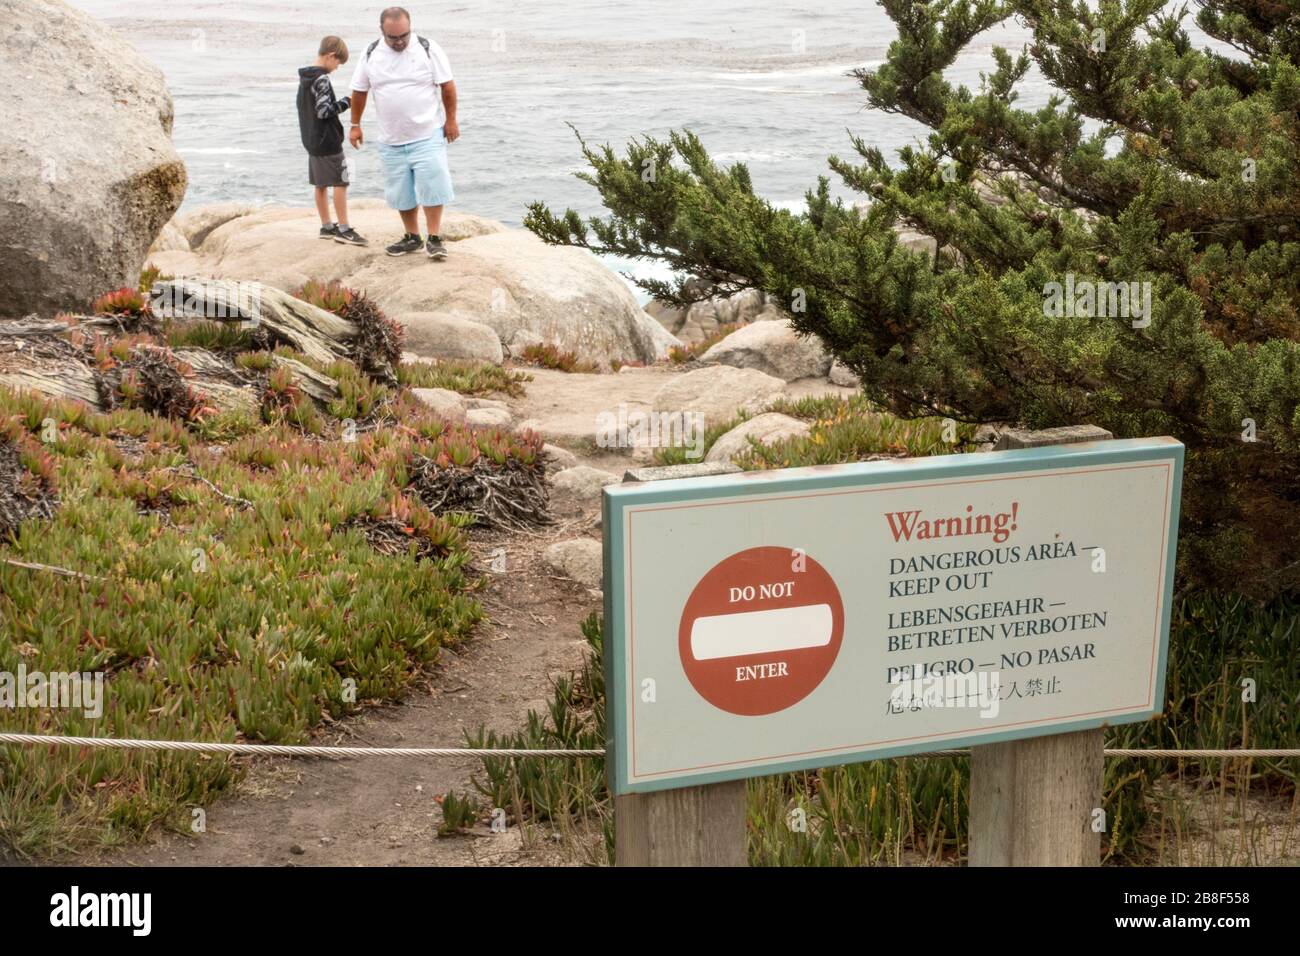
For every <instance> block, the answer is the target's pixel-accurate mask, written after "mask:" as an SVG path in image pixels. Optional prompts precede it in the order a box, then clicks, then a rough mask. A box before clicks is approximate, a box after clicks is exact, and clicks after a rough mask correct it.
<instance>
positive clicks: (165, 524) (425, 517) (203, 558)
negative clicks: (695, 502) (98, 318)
mask: <svg viewBox="0 0 1300 956" xmlns="http://www.w3.org/2000/svg"><path fill="white" fill-rule="evenodd" d="M119 298H121V297H119ZM117 301H118V300H117V299H114V300H113V302H109V301H108V300H105V302H103V303H101V307H106V306H107V305H110V304H113V303H115V302H117ZM205 338H206V339H207V340H208V341H207V344H209V345H211V346H213V347H214V348H217V347H219V348H222V349H228V350H230V352H231V353H232V354H233V355H234V360H235V364H236V366H238V367H239V368H241V369H243V370H245V371H247V372H249V373H250V374H254V375H256V374H260V375H263V376H264V378H263V379H262V382H263V388H262V392H261V394H260V395H259V396H258V403H257V407H258V408H259V412H258V413H257V414H250V413H248V412H246V411H226V412H221V411H215V410H213V409H211V408H209V407H206V403H204V402H202V401H199V402H197V403H196V406H197V407H198V408H199V409H200V410H199V411H198V412H197V413H196V414H195V415H193V416H192V417H188V418H178V417H166V415H164V414H159V413H156V412H153V411H149V410H146V408H145V407H142V406H148V405H152V404H154V403H155V401H156V399H157V396H153V397H152V398H151V397H150V396H149V395H146V394H144V392H143V391H142V390H141V389H138V388H135V387H133V385H132V380H131V379H130V378H129V377H127V376H125V375H122V376H114V375H107V376H105V378H106V380H107V381H109V382H113V383H116V387H117V392H116V393H115V395H114V400H115V408H114V410H113V411H111V412H101V411H95V410H92V409H90V408H88V407H87V406H86V405H84V404H82V403H79V402H73V401H62V400H50V399H45V398H41V397H37V396H34V395H31V394H26V393H24V394H19V393H16V392H14V391H12V390H9V389H0V516H2V517H3V518H4V527H3V528H2V529H0V535H2V537H0V558H3V559H5V563H0V637H2V638H3V639H0V671H3V672H9V673H18V672H20V671H25V672H34V671H41V672H46V673H59V672H72V673H90V674H102V675H103V676H104V681H103V700H102V715H101V716H99V717H98V718H93V717H90V716H87V713H86V711H85V709H67V708H61V709H54V708H49V707H45V708H42V707H22V708H14V709H0V728H3V729H4V730H6V731H19V732H26V733H37V734H61V735H76V736H94V737H130V738H153V739H164V740H165V739H176V740H213V741H252V742H276V743H296V742H303V741H305V740H307V739H308V738H309V736H310V735H311V732H312V729H313V728H314V727H317V726H319V725H320V724H321V723H322V722H323V721H327V720H330V719H334V718H338V717H341V716H343V715H345V714H348V713H351V712H354V711H356V710H357V709H358V708H361V707H364V706H367V705H368V704H372V703H374V702H376V701H385V700H393V699H398V698H401V697H402V696H403V694H404V692H405V691H406V689H407V687H408V685H409V684H410V683H411V681H412V679H413V678H414V677H416V676H417V675H418V673H419V672H420V669H421V668H422V667H424V666H425V665H428V664H429V663H431V662H433V661H435V660H436V659H437V657H438V654H439V650H440V648H442V647H444V646H454V645H456V644H458V643H460V642H462V641H464V640H465V639H466V638H467V637H468V636H469V634H470V632H471V630H472V629H473V627H474V625H475V624H476V622H478V621H479V620H480V619H481V617H482V611H481V608H480V605H479V603H478V600H477V598H476V596H475V593H474V592H475V590H476V588H477V587H478V581H479V575H478V573H477V572H476V571H475V570H474V569H472V568H470V567H469V565H468V560H469V553H468V551H467V548H466V539H467V535H468V534H469V533H471V531H470V527H471V526H472V525H473V523H474V521H475V518H474V517H472V516H470V515H468V514H465V513H458V512H454V511H450V510H442V511H440V512H439V513H434V511H433V510H432V508H431V505H432V502H429V501H427V500H426V497H427V494H428V490H429V488H431V487H434V486H435V485H436V479H437V476H438V475H439V474H440V473H446V474H450V473H453V472H460V471H466V472H469V471H473V472H474V473H475V474H477V475H483V474H488V473H493V472H497V471H500V472H503V473H508V474H509V475H510V476H512V480H515V481H520V480H524V481H534V480H535V481H536V482H540V479H541V471H542V464H541V459H540V441H535V440H533V439H532V437H531V436H524V437H519V436H514V435H510V434H507V433H505V432H501V431H497V430H491V429H485V430H477V431H474V430H470V429H468V428H465V427H464V426H458V425H450V424H448V423H446V422H445V421H443V420H441V419H439V418H437V417H436V416H434V415H433V414H432V413H431V412H430V411H429V410H428V409H427V408H426V407H425V406H423V405H422V404H421V403H420V402H418V401H416V400H415V399H414V398H413V397H412V396H411V395H410V393H409V392H408V391H406V390H405V389H404V388H401V387H390V386H387V385H384V384H382V383H379V382H376V381H375V380H373V379H371V378H369V377H367V376H366V375H365V374H364V373H363V372H362V371H361V370H360V369H358V368H357V367H356V366H354V365H353V364H352V363H351V362H348V361H342V360H341V361H339V362H335V363H332V364H330V365H327V366H325V365H322V366H319V367H318V368H316V371H318V372H320V373H323V374H324V375H326V376H328V377H330V378H331V379H333V380H334V382H335V383H336V384H337V386H338V395H337V397H336V398H335V399H334V400H333V401H332V402H330V403H328V404H326V405H325V406H324V407H321V406H320V405H319V404H317V403H314V402H312V401H311V400H310V399H309V398H308V397H306V396H305V395H304V394H303V392H302V390H301V389H300V388H298V387H297V385H295V383H294V381H293V379H292V378H291V377H289V376H286V375H283V374H280V373H281V372H282V371H283V369H282V368H273V367H272V366H273V364H274V363H273V358H274V356H275V355H277V354H278V355H281V356H287V357H294V356H293V353H292V352H290V351H288V350H285V349H283V348H281V349H279V350H277V351H276V352H275V353H272V352H268V351H264V350H259V349H257V348H254V347H252V346H250V344H249V343H248V342H246V341H243V340H242V339H241V337H240V335H238V334H232V333H231V331H230V330H229V329H228V328H213V327H211V326H210V325H209V324H203V325H198V326H193V325H192V326H189V327H188V328H185V329H180V328H170V327H168V328H164V329H162V330H161V331H159V332H158V333H157V334H153V335H151V334H148V333H144V332H138V333H133V334H132V335H130V336H116V337H115V336H112V335H106V336H105V337H104V338H103V340H102V341H101V342H97V343H94V344H93V345H91V344H87V346H86V347H87V348H93V349H94V351H95V353H96V355H97V356H98V360H99V361H100V362H101V363H102V364H101V366H100V367H101V368H103V369H109V368H110V367H111V368H112V369H113V370H114V371H120V369H121V367H122V366H125V365H129V363H130V362H131V361H132V359H133V357H134V356H137V355H139V354H141V350H148V354H150V355H152V356H155V357H156V358H157V360H158V362H160V363H163V364H166V365H167V367H168V368H169V369H171V370H172V371H175V372H176V376H177V381H178V382H180V383H181V384H180V385H178V386H177V388H180V389H188V388H189V386H188V385H185V384H184V382H185V381H186V380H185V377H184V376H185V369H184V367H183V366H182V365H181V364H179V363H173V361H172V358H171V357H170V355H171V353H170V348H169V347H170V346H173V345H178V344H181V343H184V344H186V345H193V344H194V342H195V341H196V340H201V339H205ZM302 358H303V357H302V356H296V359H298V360H302ZM397 375H398V378H399V380H402V379H406V380H409V381H412V382H418V383H425V382H427V383H430V384H438V385H444V384H448V385H451V386H452V387H455V386H456V385H461V386H463V387H464V388H465V389H466V390H472V391H478V392H481V393H483V392H489V391H492V390H494V389H497V388H501V389H505V390H511V389H518V387H519V385H518V382H517V376H516V375H514V374H513V373H503V372H502V371H501V370H498V369H491V370H485V369H482V368H479V367H476V366H474V367H472V366H471V365H470V364H469V363H456V364H455V365H454V366H448V367H446V368H443V367H441V366H439V365H436V364H430V365H428V366H422V367H410V368H409V370H408V367H406V366H399V367H398V369H397ZM197 397H198V398H199V399H201V398H202V396H201V395H198V396H197ZM165 407H171V406H170V405H165ZM349 424H350V425H352V426H355V428H354V429H349V428H348V425H349ZM417 472H419V473H420V474H423V475H424V476H425V479H424V481H423V482H422V483H417V482H415V475H416V473H417ZM15 561H18V562H24V563H26V564H28V565H45V566H50V567H54V568H61V569H65V570H68V571H73V572H75V573H76V576H71V575H68V574H60V573H55V572H51V571H48V570H39V569H33V568H30V567H21V566H18V565H16V564H13V563H11V562H15ZM240 772H241V765H240V764H239V763H238V762H237V761H232V760H231V759H228V758H226V757H221V756H211V755H206V754H193V753H183V754H182V753H144V752H128V751H120V750H93V751H83V750H79V749H77V748H71V747H27V746H3V747H0V849H2V850H3V851H7V852H9V853H13V854H17V855H22V856H38V857H41V858H50V857H51V856H52V855H55V854H58V853H60V852H63V851H72V850H77V849H86V848H89V847H93V846H96V845H105V844H112V843H116V842H120V841H123V840H125V839H129V838H132V837H134V836H138V835H139V834H141V833H143V832H145V831H148V830H149V829H151V828H154V827H157V826H159V825H167V826H176V827H188V825H189V821H190V811H191V808H193V807H198V806H202V805H203V804H204V803H206V802H207V801H208V800H209V799H210V798H211V797H212V796H213V795H214V794H216V793H217V792H218V791H220V790H221V789H222V788H224V787H226V786H227V785H229V784H230V783H231V782H232V781H233V780H234V779H235V778H236V777H237V776H238V775H239V773H240Z"/></svg>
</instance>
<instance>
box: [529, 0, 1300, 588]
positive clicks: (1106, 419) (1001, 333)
mask: <svg viewBox="0 0 1300 956" xmlns="http://www.w3.org/2000/svg"><path fill="white" fill-rule="evenodd" d="M881 2H882V4H883V6H884V8H885V9H886V11H887V12H888V14H889V16H890V17H891V18H892V19H893V21H894V23H895V24H896V25H897V30H898V39H897V40H896V41H895V42H894V43H893V44H892V45H891V46H890V49H889V54H888V57H887V60H886V62H885V63H884V64H883V65H881V66H880V67H879V68H878V69H874V70H865V69H864V70H860V71H857V72H856V77H857V79H858V81H859V82H860V83H861V85H862V88H863V90H865V92H866V98H867V102H868V104H869V105H870V106H871V107H872V108H874V109H877V110H883V111H885V112H888V113H898V114H902V115H903V116H907V117H910V118H912V119H914V120H917V121H919V122H920V123H922V124H924V125H925V126H926V127H928V133H927V135H926V138H925V142H924V145H918V146H916V147H909V148H905V149H902V150H901V151H900V152H899V154H898V155H897V157H896V161H895V162H894V163H893V164H891V163H890V162H888V161H887V159H886V157H885V156H884V155H882V153H881V152H880V151H879V150H878V149H876V148H874V147H872V146H871V145H869V143H868V142H867V140H866V138H859V137H853V138H852V146H853V149H854V151H855V153H856V155H855V156H854V157H853V158H852V159H851V160H849V159H841V158H831V160H830V167H831V169H832V170H833V172H834V173H835V174H837V175H838V176H839V177H840V178H841V179H842V180H843V181H844V182H845V183H846V184H847V185H848V186H849V187H851V188H852V189H853V190H856V191H860V192H861V193H862V194H863V201H859V202H854V203H846V202H843V201H841V200H838V199H834V198H832V196H831V194H830V188H829V185H830V184H829V180H828V179H827V178H825V177H822V178H821V179H820V181H819V183H818V185H817V186H816V188H814V189H813V190H811V191H810V192H809V193H808V195H807V210H806V211H805V212H803V213H792V212H789V211H787V210H783V209H777V208H773V207H772V205H771V204H769V203H768V202H766V201H764V200H763V199H762V198H760V197H759V196H757V195H755V193H754V190H753V187H752V184H751V181H750V177H749V174H748V171H747V170H746V168H745V167H744V166H743V165H740V164H736V165H733V166H730V167H722V166H719V165H717V164H715V163H713V162H712V161H711V160H710V158H709V156H708V154H707V152H706V151H705V148H704V146H703V144H702V143H701V142H700V141H699V140H698V139H697V138H696V137H695V136H694V135H693V134H691V133H689V132H684V133H673V134H671V135H670V136H669V138H668V140H667V141H657V140H654V139H650V138H646V139H642V140H635V141H633V142H632V143H631V144H629V145H628V147H627V148H626V150H625V151H624V152H623V153H622V154H621V155H620V154H618V153H616V152H615V151H614V150H612V149H611V148H610V147H608V146H603V147H592V146H589V145H588V144H587V143H585V142H582V140H581V137H579V142H580V144H581V148H582V150H583V153H584V155H585V156H586V159H587V160H588V162H589V163H590V166H591V169H590V171H585V172H583V173H580V174H579V175H580V176H581V177H582V178H583V179H584V180H586V181H587V182H589V183H591V184H592V185H593V186H595V187H596V189H598V190H599V192H600V195H601V199H602V201H603V203H604V205H605V206H606V208H607V209H608V211H609V215H608V216H606V217H603V218H589V219H586V220H584V219H583V218H582V217H580V216H579V215H578V214H577V213H575V212H574V211H573V210H567V211H566V212H565V213H564V214H563V215H557V214H555V213H553V212H551V211H550V210H549V209H548V208H547V207H546V206H545V205H544V204H542V203H534V204H533V205H532V206H531V207H530V210H529V214H528V217H527V220H526V224H527V225H528V227H529V228H530V229H532V230H533V231H534V232H536V233H537V234H538V235H539V236H541V237H542V238H543V239H545V240H547V241H549V242H552V243H562V244H568V245H575V246H581V247H585V248H589V249H591V250H593V251H595V252H598V253H605V254H614V255H619V256H627V257H652V258H655V259H658V260H661V261H663V262H664V263H666V264H667V265H669V266H671V267H672V268H673V269H674V270H675V271H676V273H677V275H678V276H679V278H678V279H677V280H676V281H662V280H641V281H640V285H641V286H642V287H643V288H645V289H646V290H647V291H649V292H650V293H651V294H652V295H654V296H656V297H657V298H660V299H663V300H666V301H670V302H676V303H678V304H684V303H686V302H688V301H690V300H691V297H692V296H698V295H699V294H700V293H699V292H698V291H697V289H698V286H699V284H693V285H691V286H689V287H688V285H687V280H688V279H690V278H692V277H699V278H704V279H708V280H711V281H712V282H713V283H715V284H716V285H717V286H719V287H720V288H721V290H722V291H724V292H737V291H740V290H743V289H747V288H755V289H761V290H763V291H765V292H767V293H769V294H771V295H773V296H775V297H777V298H778V299H780V300H782V301H784V302H786V303H788V304H789V305H790V306H791V310H792V314H793V322H794V325H795V327H796V328H797V329H798V330H799V331H801V332H804V333H808V334H812V335H817V336H819V337H820V338H821V339H822V340H823V341H824V342H825V343H826V345H827V346H828V347H829V348H830V349H831V350H832V351H833V352H834V353H835V355H837V356H838V357H839V358H840V359H842V360H843V361H844V362H845V363H847V364H848V365H849V366H850V367H851V368H852V369H853V370H854V371H855V372H857V373H858V374H859V376H861V378H862V381H863V388H864V389H865V391H866V392H867V393H868V395H869V396H870V397H871V398H873V399H874V400H875V401H877V402H879V403H880V404H881V405H883V406H884V407H886V408H888V409H890V410H892V411H894V412H895V413H898V414H902V415H908V416H914V415H945V416H952V417H954V418H956V419H958V420H960V421H968V422H1019V423H1023V424H1025V425H1028V426H1032V427H1050V426H1056V425H1066V424H1080V423H1093V424H1098V425H1101V426H1103V427H1106V428H1109V429H1111V430H1112V431H1114V432H1115V433H1116V434H1117V435H1119V436H1122V437H1128V436H1142V435H1158V434H1172V435H1174V436H1176V437H1177V438H1179V439H1180V440H1182V441H1183V442H1184V443H1185V444H1186V445H1187V446H1188V449H1189V461H1188V474H1187V482H1186V488H1185V497H1184V511H1183V514H1184V522H1183V537H1182V541H1181V548H1180V565H1181V570H1182V572H1183V574H1184V580H1185V581H1187V582H1188V583H1192V584H1198V585H1204V584H1208V585H1212V586H1227V587H1232V588H1235V589H1240V590H1245V591H1247V592H1250V593H1253V594H1256V595H1259V596H1261V597H1271V596H1274V595H1277V594H1283V593H1291V594H1294V593H1297V592H1300V316H1298V315H1297V304H1298V302H1300V237H1298V236H1297V234H1296V228H1297V216H1298V213H1300V175H1298V174H1300V170H1298V169H1297V161H1296V157H1297V156H1298V155H1300V73H1298V72H1297V57H1298V56H1300V12H1298V8H1297V6H1296V4H1295V2H1294V0H1287V2H1281V0H1241V2H1229V0H1223V2H1218V0H1203V2H1200V3H1199V10H1198V11H1197V17H1196V21H1197V23H1198V25H1199V26H1200V28H1201V30H1203V31H1204V32H1205V33H1206V34H1208V35H1209V36H1211V37H1214V38H1216V39H1218V40H1222V41H1224V42H1225V43H1226V44H1228V45H1229V47H1230V48H1231V55H1224V54H1222V53H1220V52H1216V50H1215V49H1214V48H1209V47H1206V46H1205V45H1204V44H1203V42H1202V43H1200V45H1198V43H1197V42H1194V41H1193V40H1192V38H1191V36H1190V35H1189V32H1188V24H1187V22H1186V21H1187V19H1188V12H1187V10H1186V9H1185V8H1183V9H1179V10H1169V9H1168V6H1169V5H1168V4H1167V3H1166V2H1164V0H1102V2H1101V3H1100V4H1097V3H1093V4H1092V5H1091V6H1089V5H1088V4H1085V3H1082V2H1077V3H1072V2H1068V0H1030V2H999V0H930V2H925V0H881ZM1011 17H1015V18H1018V19H1019V20H1020V21H1021V22H1023V23H1024V24H1026V25H1027V26H1028V27H1029V29H1030V30H1031V31H1032V40H1031V42H1030V43H1029V44H1028V45H1027V47H1026V48H1025V49H1024V50H1022V51H1020V52H1018V53H1012V52H1009V51H1007V50H1005V49H1001V48H997V49H995V51H994V64H993V69H992V70H991V71H990V72H988V73H986V74H983V75H982V76H981V82H980V84H979V88H978V89H974V90H972V89H968V88H966V87H965V86H954V85H953V84H951V83H949V82H948V81H947V80H946V79H945V78H944V71H945V70H946V69H947V68H948V67H949V66H951V65H952V63H953V61H954V60H955V58H956V57H957V56H958V54H959V53H960V52H961V51H962V50H963V49H964V48H965V47H966V46H967V45H968V44H969V43H970V42H971V41H972V39H973V38H975V37H976V36H977V35H979V34H980V33H982V32H984V31H987V30H989V29H991V28H993V27H994V26H996V25H998V24H999V23H1001V22H1003V21H1004V20H1007V19H1008V18H1011ZM1031 64H1037V66H1038V68H1039V70H1040V71H1041V72H1042V74H1043V76H1045V77H1046V78H1047V80H1048V81H1049V82H1050V84H1051V85H1052V87H1053V88H1054V90H1053V95H1052V97H1051V98H1050V100H1049V102H1048V103H1047V104H1046V105H1045V106H1043V107H1042V108H1041V109H1036V110H1028V109H1022V108H1020V107H1019V106H1017V87H1018V85H1019V84H1020V82H1021V81H1022V80H1023V79H1024V77H1025V75H1026V74H1027V72H1028V71H1029V70H1030V67H1031ZM902 230H911V231H915V232H919V233H922V234H924V235H925V236H928V237H931V239H932V240H933V244H934V247H935V248H937V250H938V251H937V253H936V254H926V253H925V252H924V251H917V250H915V249H913V248H910V247H909V246H908V245H906V244H904V243H902V242H900V241H899V236H898V233H899V232H900V231H902ZM1107 283H1113V284H1117V283H1123V284H1125V285H1124V286H1123V290H1128V291H1136V292H1138V294H1137V295H1136V296H1135V297H1134V298H1133V299H1132V300H1131V301H1130V309H1129V312H1128V314H1122V308H1121V307H1122V305H1123V301H1124V300H1123V299H1122V298H1120V293H1121V291H1122V289H1121V287H1120V286H1118V285H1111V286H1108V285H1105V284H1107ZM1133 283H1136V284H1137V285H1136V286H1133V285H1130V284H1133ZM1143 283H1149V286H1144V285H1142V284H1143ZM1080 289H1093V290H1094V291H1096V292H1097V293H1098V294H1097V296H1096V297H1095V298H1094V299H1093V300H1092V307H1091V308H1089V301H1088V300H1087V297H1086V296H1083V295H1082V294H1081V293H1080V292H1079V290H1080ZM1143 289H1149V290H1150V296H1151V298H1150V311H1149V314H1145V315H1143V314H1141V310H1142V301H1143V300H1142V296H1141V290H1143ZM1067 292H1072V293H1073V296H1070V297H1067V295H1066V293H1067ZM1098 300H1100V301H1101V302H1102V303H1103V305H1102V306H1100V307H1099V306H1098V304H1097V301H1098ZM1116 311H1119V312H1120V313H1121V314H1115V312H1116ZM1089 313H1091V314H1089ZM1135 313H1136V314H1135ZM1251 439H1253V440H1251Z"/></svg>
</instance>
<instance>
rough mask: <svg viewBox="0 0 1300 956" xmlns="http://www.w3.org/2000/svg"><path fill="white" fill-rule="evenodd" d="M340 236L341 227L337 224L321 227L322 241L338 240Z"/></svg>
mask: <svg viewBox="0 0 1300 956" xmlns="http://www.w3.org/2000/svg"><path fill="white" fill-rule="evenodd" d="M338 235H339V227H338V226H337V225H336V224H335V223H330V224H329V225H328V226H321V227H320V237H321V238H322V239H337V238H338Z"/></svg>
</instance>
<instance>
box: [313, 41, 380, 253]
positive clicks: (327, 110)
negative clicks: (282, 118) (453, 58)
mask: <svg viewBox="0 0 1300 956" xmlns="http://www.w3.org/2000/svg"><path fill="white" fill-rule="evenodd" d="M346 62H348V45H347V44H346V43H344V42H343V41H342V40H341V39H339V38H338V37H326V38H325V39H323V40H321V41H320V51H319V52H318V54H317V56H316V65H315V66H304V67H303V68H302V69H300V70H299V71H298V126H299V128H300V129H301V131H302V145H303V146H304V147H306V149H307V179H308V181H309V182H310V183H311V184H312V185H313V186H315V187H316V211H317V212H319V213H320V221H321V227H320V237H321V238H322V239H333V240H334V241H335V242H343V243H347V244H348V245H352V246H364V245H366V240H365V239H363V238H361V236H360V235H358V234H357V232H356V230H354V229H353V228H352V227H351V226H349V225H348V160H347V157H346V156H345V155H344V154H343V124H342V123H341V122H339V114H340V113H342V112H343V111H344V110H346V109H347V108H348V107H349V106H351V105H352V104H351V101H350V100H349V99H348V97H346V96H345V97H343V99H341V100H336V99H335V98H334V86H333V84H331V83H330V77H329V75H330V74H331V73H333V72H334V71H335V70H337V69H338V68H339V66H340V64H343V63H346ZM331 188H333V190H334V211H335V212H336V213H338V217H339V221H338V223H337V224H336V223H334V222H331V221H330V205H329V190H330V189H331Z"/></svg>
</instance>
